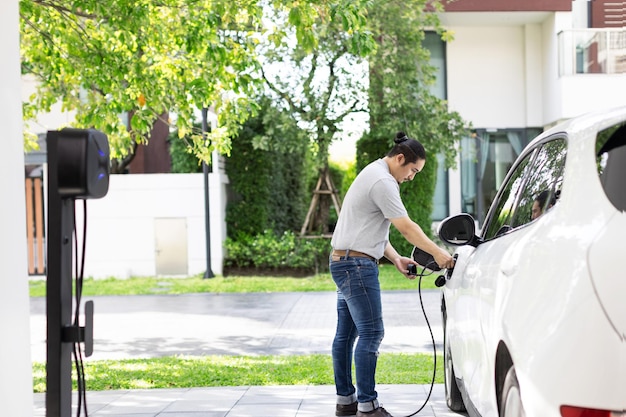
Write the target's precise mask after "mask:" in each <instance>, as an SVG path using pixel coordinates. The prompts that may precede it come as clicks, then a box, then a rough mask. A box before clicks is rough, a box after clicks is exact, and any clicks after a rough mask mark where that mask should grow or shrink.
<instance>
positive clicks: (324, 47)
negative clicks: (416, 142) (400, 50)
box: [258, 9, 373, 234]
mask: <svg viewBox="0 0 626 417" xmlns="http://www.w3.org/2000/svg"><path fill="white" fill-rule="evenodd" d="M364 10H365V9H364ZM281 20H284V19H283V18H281V16H280V15H279V16H277V17H276V18H275V19H274V21H276V22H280V21H281ZM314 26H315V30H316V31H317V33H318V43H317V44H316V45H315V46H314V47H313V48H308V47H305V45H302V44H295V45H294V44H293V42H290V39H292V38H290V37H289V30H288V29H281V30H279V31H278V32H277V33H276V34H275V35H274V36H271V37H269V38H268V39H267V40H268V42H267V44H265V45H264V47H263V57H264V60H263V66H262V68H261V70H262V74H263V79H264V80H265V83H266V85H267V87H268V89H269V95H270V96H273V97H275V98H276V100H277V101H278V102H279V103H281V107H282V108H284V109H285V110H286V111H287V112H288V113H289V114H291V115H292V117H293V118H294V119H295V121H296V122H297V123H298V125H299V126H300V127H301V128H302V129H304V130H305V131H306V132H308V139H307V140H309V141H310V144H311V146H312V150H313V152H314V153H315V155H316V161H317V164H316V166H317V169H318V171H319V180H318V181H319V184H320V185H322V184H328V185H327V186H326V187H325V188H326V189H325V190H324V191H331V192H333V191H334V190H335V187H334V184H332V180H331V179H330V175H329V167H328V152H329V147H330V144H331V143H332V141H333V140H334V139H336V138H337V136H338V135H339V134H340V133H341V132H342V130H343V127H342V124H343V123H344V121H345V120H346V118H347V117H348V116H350V115H352V114H354V113H358V112H366V111H367V96H366V91H367V83H366V81H367V76H366V69H367V66H366V64H365V63H364V61H363V58H362V57H361V56H360V55H361V54H364V55H365V54H367V53H369V52H370V51H371V48H372V46H373V45H372V44H371V43H369V44H368V43H367V42H361V41H358V40H355V36H354V35H352V34H350V33H347V32H345V31H344V27H343V26H342V24H341V23H340V22H337V21H333V20H330V21H323V20H322V19H317V20H316V21H315V24H314ZM258 143H259V146H261V147H263V146H265V147H267V146H283V147H284V146H285V145H286V144H285V143H274V144H273V143H272V141H271V139H270V138H269V137H268V136H266V137H264V138H260V139H259V141H258ZM321 195H322V196H323V197H324V196H325V197H326V198H321V197H319V196H315V197H314V199H313V202H316V201H317V199H316V197H318V198H319V206H317V207H315V203H312V205H311V208H310V212H309V216H311V215H312V216H311V217H312V219H311V224H310V225H309V229H310V230H312V231H314V232H321V233H322V234H323V233H327V232H328V231H329V230H328V227H329V225H328V218H329V208H330V201H331V197H332V194H331V195H328V194H321ZM335 197H336V195H335ZM335 201H337V200H335ZM314 209H315V211H313V210H314ZM309 216H307V221H308V220H309ZM305 226H306V225H305ZM305 228H306V227H305ZM303 230H304V228H303Z"/></svg>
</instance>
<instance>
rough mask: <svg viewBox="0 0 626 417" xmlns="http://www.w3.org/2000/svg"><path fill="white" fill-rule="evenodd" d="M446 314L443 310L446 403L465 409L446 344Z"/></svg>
mask: <svg viewBox="0 0 626 417" xmlns="http://www.w3.org/2000/svg"><path fill="white" fill-rule="evenodd" d="M446 323H447V315H446V314H445V311H444V316H443V367H444V386H445V389H446V404H447V405H448V408H449V409H450V410H452V411H465V403H463V397H462V396H461V390H460V389H459V386H458V385H457V383H456V375H455V374H454V366H453V363H452V353H451V351H450V345H449V344H448V335H447V333H446V327H447V326H446Z"/></svg>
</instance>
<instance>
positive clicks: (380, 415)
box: [356, 407, 393, 417]
mask: <svg viewBox="0 0 626 417" xmlns="http://www.w3.org/2000/svg"><path fill="white" fill-rule="evenodd" d="M356 417H393V416H392V415H391V414H389V413H388V412H387V410H385V409H384V408H382V407H378V408H377V409H376V410H374V411H368V412H367V413H366V412H364V411H357V413H356Z"/></svg>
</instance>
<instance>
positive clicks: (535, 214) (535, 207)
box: [530, 200, 541, 220]
mask: <svg viewBox="0 0 626 417" xmlns="http://www.w3.org/2000/svg"><path fill="white" fill-rule="evenodd" d="M539 216H541V207H540V206H539V202H538V201H537V200H535V201H533V207H532V209H531V210H530V217H531V219H533V220H535V219H536V218H537V217H539Z"/></svg>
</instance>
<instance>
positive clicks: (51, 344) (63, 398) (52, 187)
mask: <svg viewBox="0 0 626 417" xmlns="http://www.w3.org/2000/svg"><path fill="white" fill-rule="evenodd" d="M55 138H56V137H55ZM47 148H48V266H47V280H46V312H47V313H46V316H47V339H46V416H47V417H70V416H71V415H72V358H71V356H72V344H71V343H65V342H64V340H63V328H65V327H69V326H71V324H72V236H73V232H74V200H73V199H69V198H61V196H60V195H59V191H58V188H59V187H58V175H57V171H58V163H57V160H58V157H57V149H58V148H57V141H56V140H55V139H52V140H48V145H47Z"/></svg>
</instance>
